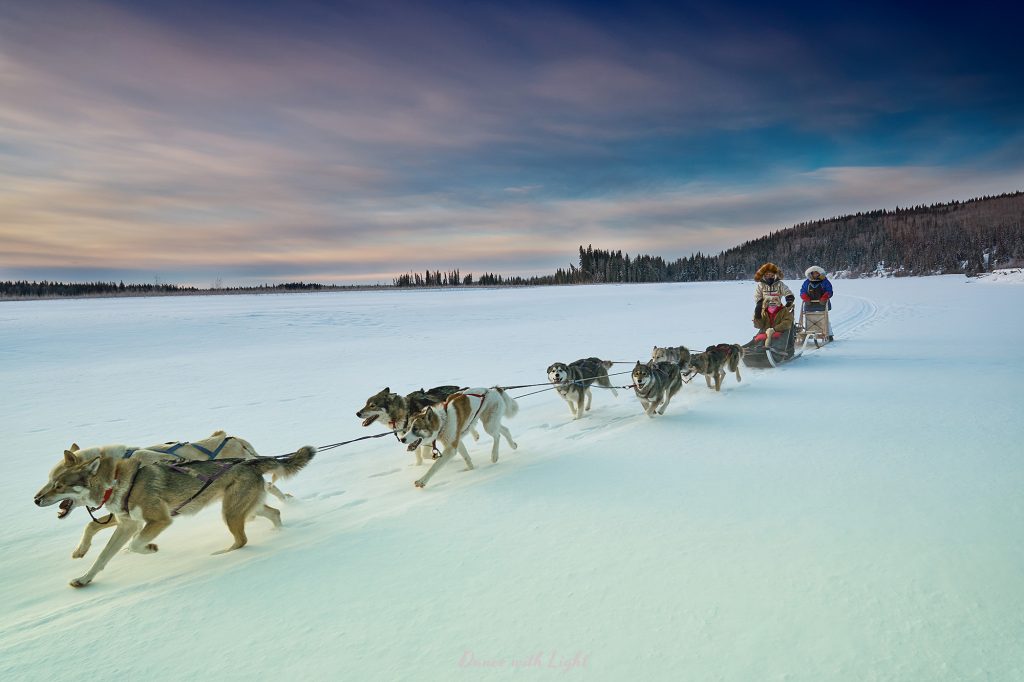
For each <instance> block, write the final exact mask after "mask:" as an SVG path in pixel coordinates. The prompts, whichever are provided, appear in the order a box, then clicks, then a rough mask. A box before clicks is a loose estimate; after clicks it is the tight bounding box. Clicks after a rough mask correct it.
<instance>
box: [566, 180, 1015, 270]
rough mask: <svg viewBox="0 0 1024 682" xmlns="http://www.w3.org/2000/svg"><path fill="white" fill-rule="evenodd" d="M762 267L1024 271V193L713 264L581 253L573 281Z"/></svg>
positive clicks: (824, 229)
mask: <svg viewBox="0 0 1024 682" xmlns="http://www.w3.org/2000/svg"><path fill="white" fill-rule="evenodd" d="M766 261H772V262H774V263H775V264H777V265H778V266H779V267H781V268H782V270H783V271H784V272H785V273H786V276H787V277H791V278H797V277H802V276H803V272H804V270H805V269H806V268H807V266H809V265H813V264H817V265H821V266H822V267H823V268H825V269H826V270H827V271H828V272H830V273H837V274H839V275H840V276H846V277H857V276H860V275H864V274H870V273H875V272H879V273H888V274H893V275H935V274H948V273H965V274H974V273H978V272H984V271H988V270H993V269H995V268H1001V267H1017V266H1021V265H1024V192H1016V193H1014V194H1003V195H1000V196H995V197H983V198H980V199H971V200H970V201H964V202H959V201H954V202H951V203H946V204H934V205H932V206H915V207H913V208H896V210H893V211H888V210H880V211H872V212H870V213H857V214H855V215H848V216H842V217H838V218H828V219H824V220H816V221H814V222H809V223H801V224H799V225H794V226H793V227H790V228H786V229H784V230H779V231H777V232H772V233H771V234H768V235H766V236H764V237H760V238H758V239H754V240H751V241H748V242H744V243H743V244H740V245H739V246H736V247H733V248H731V249H728V250H726V251H723V252H722V253H719V254H718V255H717V256H711V255H704V254H700V253H697V254H694V255H692V256H690V257H688V258H680V259H677V260H675V261H671V262H670V261H666V260H664V259H662V258H660V257H657V256H646V255H638V256H635V257H633V258H630V257H629V255H628V254H627V255H625V256H624V255H623V254H622V252H621V251H616V252H612V251H602V250H600V249H596V250H595V249H594V248H593V247H590V246H588V247H587V248H585V249H584V248H583V247H582V246H581V247H580V253H579V262H580V267H579V270H576V269H575V268H570V271H569V272H568V273H565V274H567V275H569V277H570V279H571V280H572V281H577V282H583V281H590V282H666V281H667V282H672V281H676V282H697V281H712V280H722V279H748V278H750V277H751V276H752V274H753V273H754V271H755V270H757V268H758V266H759V265H761V264H762V263H764V262H766Z"/></svg>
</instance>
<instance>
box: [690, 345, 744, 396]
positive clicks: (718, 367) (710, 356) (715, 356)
mask: <svg viewBox="0 0 1024 682" xmlns="http://www.w3.org/2000/svg"><path fill="white" fill-rule="evenodd" d="M742 358H743V346H740V345H738V344H735V343H720V344H718V345H716V346H708V347H707V350H705V351H704V352H703V353H697V354H696V355H694V356H693V357H692V358H690V368H691V369H692V370H694V371H696V372H699V373H701V374H703V375H704V381H705V382H706V383H707V385H708V388H711V379H712V378H714V380H715V386H714V389H715V390H716V391H721V390H722V379H724V378H725V370H726V368H727V367H728V369H729V371H730V372H736V381H743V379H742V378H741V377H740V360H741V359H742Z"/></svg>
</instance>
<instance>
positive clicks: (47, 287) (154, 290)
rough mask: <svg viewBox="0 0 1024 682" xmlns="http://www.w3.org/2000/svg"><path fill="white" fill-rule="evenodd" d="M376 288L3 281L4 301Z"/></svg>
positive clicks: (301, 284) (299, 284)
mask: <svg viewBox="0 0 1024 682" xmlns="http://www.w3.org/2000/svg"><path fill="white" fill-rule="evenodd" d="M366 288H374V287H352V286H335V285H331V284H315V283H312V282H286V283H283V284H261V285H258V286H252V287H216V288H211V289H198V288H196V287H187V286H178V285H177V284H125V283H124V282H81V283H64V282H47V281H42V282H28V281H25V280H21V281H16V282H12V281H6V282H0V298H8V299H10V298H62V297H71V296H96V297H100V296H182V295H190V294H194V295H199V294H261V293H287V292H292V291H333V290H343V289H366Z"/></svg>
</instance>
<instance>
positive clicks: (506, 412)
mask: <svg viewBox="0 0 1024 682" xmlns="http://www.w3.org/2000/svg"><path fill="white" fill-rule="evenodd" d="M518 412H519V405H517V404H516V401H515V400H513V399H512V396H510V395H508V394H507V393H505V391H504V390H503V389H500V388H469V389H466V390H464V391H460V392H459V393H456V394H454V395H452V396H450V397H449V398H448V399H447V400H446V401H445V402H444V403H442V404H441V405H431V406H429V407H427V408H424V409H423V411H421V412H420V413H418V414H416V415H414V416H413V418H412V419H411V420H409V424H408V428H407V430H406V432H405V433H404V434H401V436H400V437H399V440H401V441H402V442H403V443H405V444H406V445H408V446H409V450H413V449H415V448H416V447H418V446H420V445H423V444H427V445H428V446H431V447H432V446H433V445H434V443H436V442H440V443H441V445H443V446H444V450H443V451H442V452H441V456H440V457H438V458H437V459H436V460H435V461H434V463H433V464H432V465H430V469H428V470H427V473H425V474H423V477H422V478H420V479H419V480H417V481H416V483H415V485H416V487H417V488H423V487H425V486H426V485H427V482H428V481H429V480H430V479H431V477H433V475H434V474H436V473H437V470H438V469H440V468H441V467H442V466H444V464H445V463H446V462H447V461H448V460H449V459H451V458H452V456H453V455H454V454H455V453H456V452H458V453H459V454H460V455H462V459H463V460H465V462H466V469H472V468H473V460H471V459H470V458H469V452H468V451H467V450H466V446H465V445H464V444H463V443H462V437H463V436H464V435H466V433H467V432H468V431H469V430H470V429H471V428H472V427H473V425H474V424H476V422H477V421H479V422H480V423H481V424H483V427H484V431H486V432H487V433H489V434H490V436H491V438H493V439H494V444H493V445H492V446H491V461H492V462H495V463H496V462H497V461H498V444H499V437H500V436H505V440H507V441H508V444H509V445H510V446H511V447H512V449H513V450H515V449H516V448H517V447H519V446H518V445H516V443H515V441H514V440H512V433H511V432H510V431H509V430H508V428H507V427H506V426H505V425H504V424H502V423H501V420H502V419H504V418H505V417H514V416H516V414H517V413H518Z"/></svg>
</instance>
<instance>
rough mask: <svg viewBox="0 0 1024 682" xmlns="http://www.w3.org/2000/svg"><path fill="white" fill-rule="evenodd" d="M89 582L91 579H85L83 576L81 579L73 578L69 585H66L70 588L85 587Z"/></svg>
mask: <svg viewBox="0 0 1024 682" xmlns="http://www.w3.org/2000/svg"><path fill="white" fill-rule="evenodd" d="M91 582H92V579H90V578H86V577H85V576H84V575H83V576H82V577H81V578H75V579H74V580H72V581H71V582H70V583H68V585H71V587H85V586H86V585H88V584H89V583H91Z"/></svg>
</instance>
